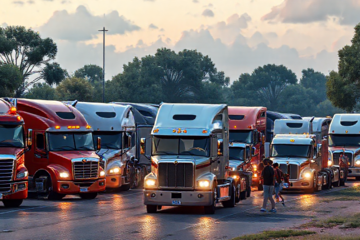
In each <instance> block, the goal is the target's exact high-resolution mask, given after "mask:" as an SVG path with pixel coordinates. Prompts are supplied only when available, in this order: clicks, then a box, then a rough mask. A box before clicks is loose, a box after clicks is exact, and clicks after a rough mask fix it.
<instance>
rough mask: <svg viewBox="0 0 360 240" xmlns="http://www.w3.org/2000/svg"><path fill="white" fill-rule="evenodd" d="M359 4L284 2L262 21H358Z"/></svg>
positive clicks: (347, 1) (326, 0)
mask: <svg viewBox="0 0 360 240" xmlns="http://www.w3.org/2000/svg"><path fill="white" fill-rule="evenodd" d="M359 11H360V2H359V1H354V0H341V1H339V0H284V2H283V3H282V4H280V5H278V6H275V7H273V8H272V9H271V11H270V12H269V13H268V14H266V15H264V16H263V17H262V18H261V19H262V20H263V21H276V22H283V23H310V22H324V21H328V20H329V19H330V18H331V17H336V19H337V20H338V21H339V23H340V24H343V25H354V24H357V23H359V21H360V14H359Z"/></svg>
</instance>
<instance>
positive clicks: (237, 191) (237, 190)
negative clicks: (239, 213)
mask: <svg viewBox="0 0 360 240" xmlns="http://www.w3.org/2000/svg"><path fill="white" fill-rule="evenodd" d="M240 193H241V185H240V183H239V184H238V185H237V187H236V194H235V202H236V203H238V202H240Z"/></svg>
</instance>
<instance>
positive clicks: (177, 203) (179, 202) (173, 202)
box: [172, 200, 181, 205]
mask: <svg viewBox="0 0 360 240" xmlns="http://www.w3.org/2000/svg"><path fill="white" fill-rule="evenodd" d="M172 205H181V201H180V200H173V201H172Z"/></svg>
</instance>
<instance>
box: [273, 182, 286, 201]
mask: <svg viewBox="0 0 360 240" xmlns="http://www.w3.org/2000/svg"><path fill="white" fill-rule="evenodd" d="M283 187H284V185H283V183H275V197H276V198H279V193H280V192H281V190H282V189H283Z"/></svg>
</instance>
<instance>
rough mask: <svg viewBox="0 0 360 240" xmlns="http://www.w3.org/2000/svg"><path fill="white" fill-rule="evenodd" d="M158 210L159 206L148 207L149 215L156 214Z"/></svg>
mask: <svg viewBox="0 0 360 240" xmlns="http://www.w3.org/2000/svg"><path fill="white" fill-rule="evenodd" d="M157 209H158V206H157V205H146V212H147V213H156V211H157Z"/></svg>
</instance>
